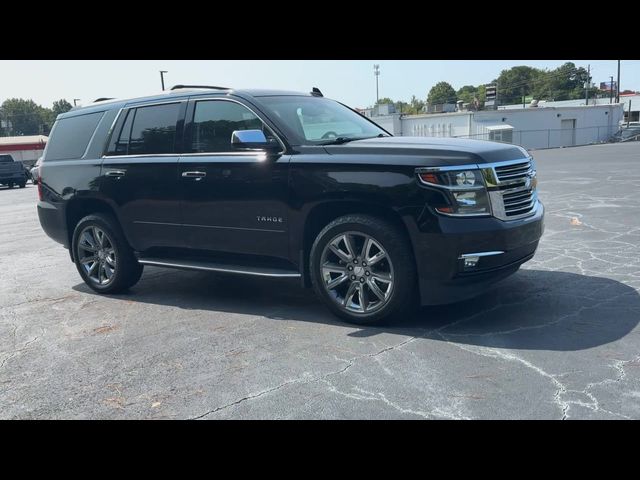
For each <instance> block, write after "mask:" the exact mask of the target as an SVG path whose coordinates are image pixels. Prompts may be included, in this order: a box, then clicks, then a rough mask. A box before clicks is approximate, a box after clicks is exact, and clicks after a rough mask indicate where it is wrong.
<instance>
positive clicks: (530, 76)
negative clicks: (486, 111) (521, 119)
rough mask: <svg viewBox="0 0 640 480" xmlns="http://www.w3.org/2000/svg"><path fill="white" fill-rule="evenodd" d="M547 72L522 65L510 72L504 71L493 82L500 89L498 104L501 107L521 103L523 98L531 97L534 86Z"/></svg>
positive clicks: (509, 70) (511, 69)
mask: <svg viewBox="0 0 640 480" xmlns="http://www.w3.org/2000/svg"><path fill="white" fill-rule="evenodd" d="M544 73H545V72H544V71H543V70H540V69H538V68H533V67H528V66H526V65H520V66H517V67H512V68H510V69H508V70H502V72H500V76H498V78H497V79H495V80H494V81H493V83H495V84H496V86H497V87H498V102H499V104H500V105H509V104H514V103H521V102H522V96H523V95H524V96H528V95H531V94H532V92H533V89H534V86H535V85H536V84H537V83H538V82H539V80H540V79H541V75H543V74H544Z"/></svg>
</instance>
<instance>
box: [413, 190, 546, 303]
mask: <svg viewBox="0 0 640 480" xmlns="http://www.w3.org/2000/svg"><path fill="white" fill-rule="evenodd" d="M414 228H415V229H414V231H413V232H412V235H411V237H412V242H413V248H414V252H415V256H416V261H417V268H418V277H419V286H420V299H421V303H422V304H423V305H436V304H443V303H452V302H455V301H459V300H463V299H465V298H470V297H473V296H476V295H478V294H480V293H482V292H484V291H485V290H486V289H487V288H489V287H490V286H491V285H492V284H494V283H495V282H497V281H499V280H502V279H504V278H506V277H508V276H509V275H511V274H513V273H515V272H516V271H517V270H518V268H519V267H520V265H522V264H523V263H524V262H526V261H528V260H530V259H531V258H532V257H533V255H534V254H535V251H536V249H537V247H538V242H539V240H540V237H541V236H542V233H543V231H544V206H543V205H542V203H540V202H538V203H537V205H536V207H535V209H534V213H533V215H531V216H529V217H526V218H521V219H519V220H513V221H508V222H505V221H502V220H498V219H496V218H493V217H482V218H452V217H443V216H440V215H433V214H429V215H426V216H425V218H424V219H423V221H422V222H421V223H418V224H417V225H415V226H414ZM483 252H503V253H500V254H496V255H489V256H480V258H479V260H478V263H477V264H476V266H475V267H473V268H465V261H464V259H462V258H461V256H464V255H465V254H470V253H483Z"/></svg>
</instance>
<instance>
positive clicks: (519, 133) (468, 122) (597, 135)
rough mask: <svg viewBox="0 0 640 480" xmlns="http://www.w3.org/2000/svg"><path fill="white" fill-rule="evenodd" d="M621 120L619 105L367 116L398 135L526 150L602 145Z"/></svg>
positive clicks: (621, 111)
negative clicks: (500, 144)
mask: <svg viewBox="0 0 640 480" xmlns="http://www.w3.org/2000/svg"><path fill="white" fill-rule="evenodd" d="M622 119H623V106H622V104H606V105H589V106H584V105H583V106H579V105H578V106H568V107H549V106H546V107H545V108H524V109H523V108H522V107H520V108H510V109H504V110H502V109H501V110H483V111H479V112H456V113H442V114H426V115H404V116H401V115H398V114H396V115H386V116H378V117H373V118H372V120H373V121H375V122H376V123H378V124H379V125H380V126H381V127H383V128H384V129H386V130H388V131H390V132H391V133H393V134H394V135H399V136H415V137H462V138H476V139H480V140H495V141H502V142H508V143H515V144H518V145H522V146H524V147H525V148H532V149H536V148H554V147H566V146H573V145H587V144H590V143H598V142H605V141H607V140H609V139H610V138H611V137H612V136H613V135H614V134H615V133H616V132H617V131H618V130H619V124H620V122H621V121H622Z"/></svg>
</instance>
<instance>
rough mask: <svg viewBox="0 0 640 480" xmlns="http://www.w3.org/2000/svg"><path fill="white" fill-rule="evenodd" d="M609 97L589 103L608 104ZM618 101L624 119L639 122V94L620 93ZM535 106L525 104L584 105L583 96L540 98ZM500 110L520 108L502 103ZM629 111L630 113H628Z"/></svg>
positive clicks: (545, 105)
mask: <svg viewBox="0 0 640 480" xmlns="http://www.w3.org/2000/svg"><path fill="white" fill-rule="evenodd" d="M610 101H611V99H610V98H590V99H589V105H609V102H610ZM620 103H621V104H622V106H623V108H624V121H625V122H626V121H627V120H628V121H629V122H640V94H637V93H636V94H622V95H620ZM537 105H538V106H537V107H531V105H526V107H525V108H548V107H577V106H582V105H586V100H585V99H584V98H581V99H578V100H560V101H557V102H552V101H546V100H540V101H539V102H538V103H537ZM498 108H499V109H500V110H503V109H504V110H513V109H518V108H522V104H520V105H503V106H500V107H498ZM629 112H631V115H629Z"/></svg>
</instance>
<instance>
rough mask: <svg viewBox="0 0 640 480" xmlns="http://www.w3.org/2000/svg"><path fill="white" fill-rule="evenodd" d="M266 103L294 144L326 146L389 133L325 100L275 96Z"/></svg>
mask: <svg viewBox="0 0 640 480" xmlns="http://www.w3.org/2000/svg"><path fill="white" fill-rule="evenodd" d="M259 100H260V102H262V103H263V104H264V105H265V106H266V107H267V108H268V109H269V110H270V111H271V113H272V114H273V117H271V118H272V119H273V120H274V121H276V120H278V127H279V128H281V129H282V130H283V131H284V133H285V134H286V135H287V138H289V139H290V140H291V141H292V142H293V143H294V144H296V145H300V144H303V145H305V144H315V145H318V144H320V145H321V144H323V143H328V142H331V141H332V139H335V138H336V137H346V138H354V139H357V138H372V137H377V136H379V135H382V136H387V135H389V134H388V133H387V132H385V131H384V130H382V129H381V128H380V127H378V126H377V125H376V124H375V123H373V122H370V121H369V120H367V119H366V118H364V117H363V116H362V115H360V114H359V113H356V112H354V111H353V110H350V109H349V108H347V107H345V106H344V105H342V104H340V103H338V102H335V101H333V100H329V99H327V98H323V97H311V96H295V95H292V96H272V97H261V98H260V99H259Z"/></svg>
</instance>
